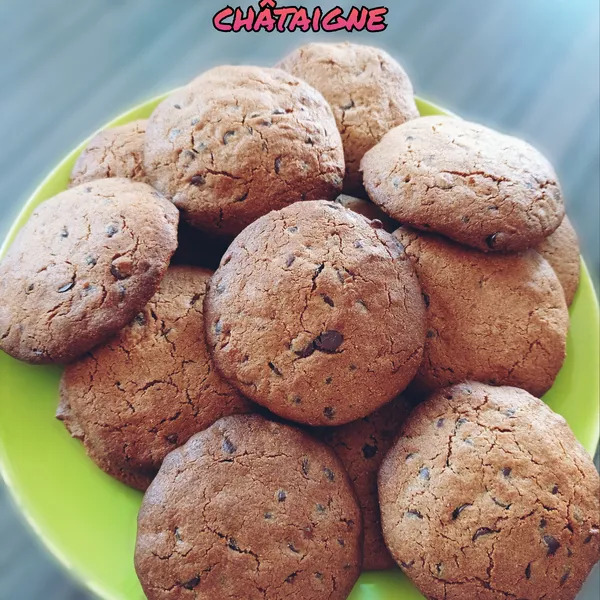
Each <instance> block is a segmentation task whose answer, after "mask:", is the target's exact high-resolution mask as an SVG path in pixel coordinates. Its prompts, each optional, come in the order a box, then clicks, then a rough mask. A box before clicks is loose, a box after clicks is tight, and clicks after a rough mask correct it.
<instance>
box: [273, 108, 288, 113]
mask: <svg viewBox="0 0 600 600" xmlns="http://www.w3.org/2000/svg"><path fill="white" fill-rule="evenodd" d="M271 114H274V115H285V110H283V108H276V109H275V110H273V112H272V113H271Z"/></svg>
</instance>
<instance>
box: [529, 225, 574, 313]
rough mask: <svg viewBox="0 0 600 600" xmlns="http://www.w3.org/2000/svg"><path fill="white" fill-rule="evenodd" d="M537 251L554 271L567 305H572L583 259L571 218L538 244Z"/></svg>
mask: <svg viewBox="0 0 600 600" xmlns="http://www.w3.org/2000/svg"><path fill="white" fill-rule="evenodd" d="M536 250H537V251H538V252H539V253H540V254H541V255H542V256H543V257H544V258H545V259H546V260H547V261H548V262H549V263H550V266H551V267H552V268H553V269H554V272H555V273H556V276H557V277H558V280H559V281H560V284H561V285H562V288H563V291H564V293H565V299H566V301H567V305H570V304H571V302H573V298H574V297H575V292H576V291H577V287H578V286H579V270H580V268H581V257H580V256H579V240H578V239H577V233H576V232H575V229H573V225H571V221H569V217H567V216H566V215H565V218H564V219H563V222H562V223H561V224H560V226H559V227H558V229H557V230H556V231H555V232H554V233H552V234H551V235H549V236H548V237H547V238H546V239H545V240H543V241H542V243H541V244H538V246H537V248H536Z"/></svg>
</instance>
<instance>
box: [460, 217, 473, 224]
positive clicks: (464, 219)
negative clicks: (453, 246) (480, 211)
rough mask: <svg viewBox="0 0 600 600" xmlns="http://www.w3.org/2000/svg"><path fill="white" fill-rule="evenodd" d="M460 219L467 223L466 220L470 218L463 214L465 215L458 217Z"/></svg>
mask: <svg viewBox="0 0 600 600" xmlns="http://www.w3.org/2000/svg"><path fill="white" fill-rule="evenodd" d="M460 220H461V221H462V222H463V223H468V222H469V221H470V220H471V219H470V218H469V217H467V216H466V215H465V216H462V217H461V218H460Z"/></svg>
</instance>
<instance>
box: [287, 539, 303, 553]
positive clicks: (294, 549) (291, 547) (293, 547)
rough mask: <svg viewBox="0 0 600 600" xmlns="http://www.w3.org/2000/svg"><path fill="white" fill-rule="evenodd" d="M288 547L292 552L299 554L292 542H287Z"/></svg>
mask: <svg viewBox="0 0 600 600" xmlns="http://www.w3.org/2000/svg"><path fill="white" fill-rule="evenodd" d="M288 548H289V549H290V550H291V551H292V552H293V553H294V554H300V552H298V550H297V549H296V546H294V544H292V543H291V542H290V543H289V544H288Z"/></svg>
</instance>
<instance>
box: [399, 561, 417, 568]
mask: <svg viewBox="0 0 600 600" xmlns="http://www.w3.org/2000/svg"><path fill="white" fill-rule="evenodd" d="M414 564H415V561H414V560H411V561H410V562H408V563H407V562H404V561H402V562H401V563H400V566H401V567H402V568H403V569H410V568H411V567H412V566H413V565H414Z"/></svg>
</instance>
